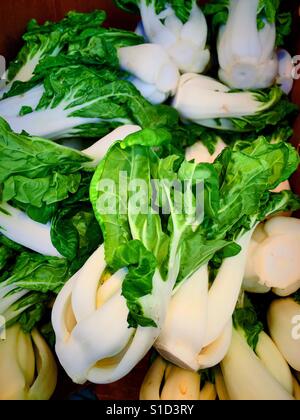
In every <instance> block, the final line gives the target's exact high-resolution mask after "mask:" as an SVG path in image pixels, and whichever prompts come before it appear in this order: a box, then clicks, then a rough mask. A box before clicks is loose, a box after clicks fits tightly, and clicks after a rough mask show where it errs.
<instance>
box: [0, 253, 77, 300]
mask: <svg viewBox="0 0 300 420" xmlns="http://www.w3.org/2000/svg"><path fill="white" fill-rule="evenodd" d="M69 274H70V273H69V262H68V261H67V260H65V259H62V258H56V257H44V256H43V255H40V254H34V253H30V252H23V253H22V254H20V256H19V257H18V258H17V260H16V264H15V266H14V268H13V273H12V275H11V276H10V277H9V278H8V279H7V280H6V281H5V282H3V283H2V284H1V287H2V288H4V287H7V286H11V285H14V287H18V288H21V289H26V290H30V291H36V292H42V293H48V292H49V291H50V292H53V293H58V292H59V291H60V289H61V288H62V287H63V286H64V284H65V282H66V280H67V279H68V277H69Z"/></svg>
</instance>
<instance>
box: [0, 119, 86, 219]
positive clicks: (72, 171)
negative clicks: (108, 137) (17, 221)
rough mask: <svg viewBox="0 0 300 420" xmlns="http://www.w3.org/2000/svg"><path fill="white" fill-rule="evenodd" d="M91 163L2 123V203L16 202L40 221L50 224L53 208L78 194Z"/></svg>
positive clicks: (0, 144)
mask: <svg viewBox="0 0 300 420" xmlns="http://www.w3.org/2000/svg"><path fill="white" fill-rule="evenodd" d="M90 161H91V160H90V159H89V157H87V156H85V155H83V154H82V153H80V152H77V151H75V150H72V149H69V148H67V147H62V146H59V145H57V144H55V143H52V142H50V141H47V140H44V139H40V138H32V137H29V136H26V135H24V134H22V135H21V134H19V135H18V134H15V133H13V132H12V130H11V129H10V127H9V126H8V124H7V123H6V122H5V121H4V120H3V119H0V185H1V189H2V200H3V201H10V200H15V201H16V202H18V203H20V207H22V206H25V208H26V210H27V211H28V215H29V216H33V219H35V220H37V221H40V222H47V221H48V220H49V218H50V216H51V215H52V214H53V211H54V210H55V207H53V205H54V204H55V203H57V202H59V201H62V200H64V199H66V198H68V197H69V196H70V194H74V193H76V191H77V190H78V188H79V185H80V181H81V172H82V169H83V168H84V167H85V166H86V165H87V164H88V163H89V162H90ZM48 206H50V207H48Z"/></svg>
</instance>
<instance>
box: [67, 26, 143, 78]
mask: <svg viewBox="0 0 300 420" xmlns="http://www.w3.org/2000/svg"><path fill="white" fill-rule="evenodd" d="M143 42H144V39H143V38H142V37H140V36H138V35H136V34H135V33H134V32H129V31H124V30H121V29H104V28H95V29H94V28H93V29H86V30H84V31H83V32H82V34H81V35H80V37H78V38H77V39H75V40H74V41H71V42H70V43H69V45H68V52H67V56H68V57H71V58H72V59H75V60H76V61H77V63H82V64H87V65H101V66H108V67H113V68H116V69H118V70H119V58H118V49H119V48H123V47H129V46H133V45H138V44H142V43H143Z"/></svg>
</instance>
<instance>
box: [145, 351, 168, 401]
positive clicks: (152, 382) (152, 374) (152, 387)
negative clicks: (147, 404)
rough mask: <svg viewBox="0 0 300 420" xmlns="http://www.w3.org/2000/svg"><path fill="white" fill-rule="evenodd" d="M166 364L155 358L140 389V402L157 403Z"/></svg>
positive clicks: (159, 358)
mask: <svg viewBox="0 0 300 420" xmlns="http://www.w3.org/2000/svg"><path fill="white" fill-rule="evenodd" d="M166 367H167V363H166V362H165V361H164V360H163V359H162V358H161V357H157V358H156V359H155V361H154V362H153V363H152V365H151V367H150V369H149V370H148V372H147V374H146V376H145V378H144V381H143V384H142V386H141V389H140V400H141V401H148V400H150V401H151V400H152V401H159V400H160V388H161V384H162V382H163V379H164V376H165V370H166Z"/></svg>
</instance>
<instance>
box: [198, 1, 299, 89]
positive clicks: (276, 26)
mask: <svg viewBox="0 0 300 420" xmlns="http://www.w3.org/2000/svg"><path fill="white" fill-rule="evenodd" d="M280 4H281V1H280V0H276V1H273V2H270V1H264V0H225V1H224V0H215V1H212V2H209V4H207V5H206V6H205V9H204V11H205V14H206V15H212V16H213V25H214V26H220V25H221V26H220V29H219V36H218V40H217V49H218V58H219V64H220V71H219V77H220V79H221V80H222V81H223V82H224V83H226V84H227V85H228V86H230V87H231V88H236V89H261V88H266V87H270V86H271V85H273V84H274V83H275V79H276V77H277V75H278V70H279V68H278V59H277V55H276V46H277V45H280V44H282V42H283V39H284V37H285V36H286V35H288V34H289V32H290V30H291V14H290V13H280V10H279V9H280Z"/></svg>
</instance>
